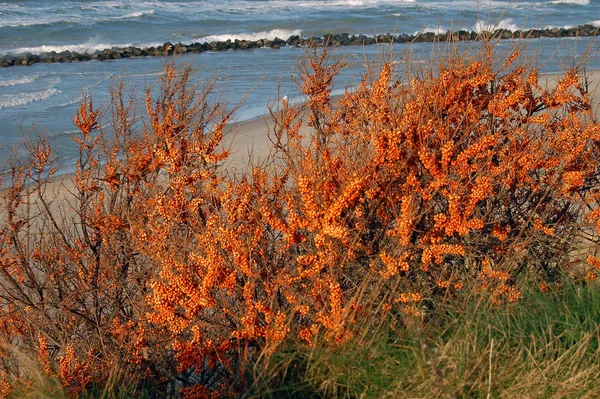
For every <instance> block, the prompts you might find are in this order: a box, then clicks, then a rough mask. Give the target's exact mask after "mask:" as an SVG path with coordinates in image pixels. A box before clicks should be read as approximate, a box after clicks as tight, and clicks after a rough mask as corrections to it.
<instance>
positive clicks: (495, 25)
mask: <svg viewBox="0 0 600 399" xmlns="http://www.w3.org/2000/svg"><path fill="white" fill-rule="evenodd" d="M496 29H506V30H509V31H511V32H515V31H518V30H523V29H527V28H526V27H524V26H522V25H518V24H516V23H514V21H513V20H512V19H511V18H507V19H503V20H501V21H479V22H477V23H476V24H475V26H474V27H473V28H472V29H471V30H472V31H475V32H482V31H487V32H493V31H495V30H496Z"/></svg>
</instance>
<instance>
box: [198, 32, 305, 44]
mask: <svg viewBox="0 0 600 399" xmlns="http://www.w3.org/2000/svg"><path fill="white" fill-rule="evenodd" d="M295 35H297V36H302V31H301V30H300V29H294V30H288V29H273V30H270V31H263V32H254V33H236V34H234V33H231V34H230V33H227V34H223V35H211V36H204V37H201V38H200V39H198V41H200V42H207V43H210V42H225V41H227V40H231V41H234V40H236V39H238V40H251V41H256V40H260V39H267V40H273V39H275V38H276V37H278V38H279V39H283V40H286V39H287V38H288V37H290V36H295Z"/></svg>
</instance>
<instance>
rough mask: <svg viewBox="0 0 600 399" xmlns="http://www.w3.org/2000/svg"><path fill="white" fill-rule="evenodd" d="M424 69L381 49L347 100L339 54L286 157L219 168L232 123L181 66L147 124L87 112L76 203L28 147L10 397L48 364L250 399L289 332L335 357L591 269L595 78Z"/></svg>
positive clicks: (4, 273) (69, 383)
mask: <svg viewBox="0 0 600 399" xmlns="http://www.w3.org/2000/svg"><path fill="white" fill-rule="evenodd" d="M406 65H407V67H406V68H405V69H404V70H402V71H398V70H397V67H398V63H396V62H394V60H393V59H392V58H390V57H387V58H386V57H383V60H382V61H381V62H380V63H379V64H378V65H376V68H373V69H372V72H371V73H368V74H366V75H365V77H364V78H363V80H362V82H361V84H360V85H359V86H358V87H357V88H355V89H353V90H348V91H347V92H346V93H345V95H344V96H343V97H342V98H340V99H334V98H332V96H331V93H332V89H333V82H334V78H335V76H336V75H337V74H338V73H339V71H340V70H341V69H342V68H343V66H344V64H343V61H342V60H339V59H336V58H333V57H330V56H328V55H327V54H326V53H324V52H318V51H315V52H314V54H312V56H310V57H307V58H306V59H305V60H304V61H302V62H301V63H300V64H299V65H298V77H297V82H298V84H299V87H300V90H301V91H302V93H303V94H305V95H306V97H307V101H306V103H305V104H302V105H290V104H288V103H287V102H282V103H278V104H280V105H276V106H274V107H273V108H272V110H271V115H272V117H273V119H274V125H273V128H272V129H271V130H270V131H269V132H268V134H269V137H270V139H271V141H272V143H273V146H272V152H271V154H270V156H269V157H270V162H266V163H264V164H263V165H268V166H252V167H248V168H247V169H246V170H245V171H244V172H243V173H242V174H241V175H239V174H238V175H235V176H234V175H230V174H229V175H228V174H227V173H226V171H224V170H223V168H222V167H221V165H222V164H223V162H224V161H225V160H226V158H227V157H228V156H229V152H228V150H227V149H225V148H224V147H223V145H222V139H223V134H224V132H225V131H226V129H227V127H226V126H227V123H228V122H229V121H230V118H231V111H227V110H226V108H225V106H224V105H223V104H221V103H218V102H211V101H210V100H209V96H210V93H211V91H212V89H213V88H212V86H211V85H210V84H204V85H202V86H199V87H197V86H194V85H193V82H192V77H193V73H192V71H191V70H190V69H189V68H185V69H183V70H181V71H176V70H175V69H174V67H173V65H171V64H167V65H166V66H165V71H164V74H163V77H162V80H161V83H160V90H159V93H158V94H153V92H151V91H150V90H148V91H147V92H146V94H145V112H143V113H142V112H138V111H137V109H136V103H135V101H134V99H135V96H132V95H128V94H127V93H126V92H125V89H124V88H123V87H122V86H121V87H119V88H117V89H115V90H114V91H113V101H112V103H111V105H110V107H109V108H108V110H107V111H105V112H101V111H100V109H98V108H96V107H95V106H94V104H93V103H92V100H91V99H89V98H85V99H84V100H83V102H82V103H81V106H80V109H79V111H78V113H77V115H76V116H75V119H74V123H75V125H76V126H77V127H78V129H79V134H77V135H76V137H74V140H75V141H76V142H77V143H78V144H79V149H80V152H79V159H78V161H77V165H76V167H77V170H76V172H75V174H74V176H73V179H72V180H73V181H72V184H67V183H65V184H64V187H62V188H61V189H60V193H58V194H57V193H56V192H53V191H52V190H53V188H55V187H56V185H57V183H56V182H54V183H49V181H51V180H52V179H54V180H59V178H54V177H53V175H54V173H55V172H56V170H55V162H54V159H55V152H54V150H53V149H52V148H50V145H49V143H48V142H47V141H46V140H45V139H44V138H43V137H38V138H37V139H35V140H32V141H31V142H30V143H29V144H28V149H29V152H30V156H29V157H28V158H26V159H15V160H13V161H12V163H11V165H10V166H9V167H8V168H7V169H6V171H5V173H4V179H5V180H4V186H5V188H4V191H3V193H2V217H3V221H2V225H1V230H0V274H1V276H0V351H2V355H3V356H2V357H1V359H2V360H0V362H1V364H0V368H1V369H2V370H3V371H2V385H0V388H1V390H0V392H2V393H4V394H6V395H8V394H9V393H10V390H11V386H15V384H17V383H18V382H19V381H21V383H22V382H23V381H26V380H27V379H28V378H31V377H30V376H28V374H27V372H26V370H27V369H28V367H30V366H31V364H37V367H39V369H40V370H41V372H43V373H45V374H47V375H49V376H53V377H57V378H58V379H59V380H60V381H61V383H62V385H63V386H64V387H65V389H67V390H68V392H69V393H70V394H72V395H76V394H79V393H83V392H86V391H89V390H91V389H94V387H98V386H102V385H103V384H104V383H105V381H106V380H107V379H108V378H109V376H114V375H115V373H117V375H118V378H122V379H123V380H127V381H134V382H135V383H136V384H137V385H138V386H139V387H140V388H143V387H144V386H150V387H152V389H154V390H157V391H161V392H162V394H164V395H167V394H176V393H177V392H179V391H180V392H181V393H182V394H183V395H184V396H186V397H204V396H210V395H213V396H216V395H223V394H232V395H233V394H235V393H236V392H238V393H239V392H243V391H244V389H245V387H247V386H248V384H249V383H250V382H249V381H248V376H249V373H248V372H247V371H248V370H249V369H251V368H252V367H259V366H260V365H261V364H265V363H266V362H267V361H268V359H269V356H270V355H271V354H273V353H274V352H276V351H277V348H278V346H279V345H280V344H281V343H282V342H284V341H286V340H288V341H289V340H291V341H293V342H296V343H297V344H298V345H311V344H312V343H314V342H316V340H319V342H327V343H328V344H329V345H334V346H335V345H338V344H340V343H341V342H344V341H346V340H348V339H349V338H351V337H352V336H353V335H354V334H357V333H360V331H361V328H364V323H365V320H366V321H368V322H369V323H370V322H377V321H378V320H384V319H385V316H386V314H389V313H390V312H391V314H399V313H398V312H400V314H405V315H412V316H416V317H417V318H418V319H421V320H426V319H427V317H428V311H429V310H431V309H435V308H437V307H439V306H440V304H441V303H443V301H444V300H445V299H446V298H448V297H452V296H453V295H455V293H456V292H457V291H460V290H466V289H475V290H479V291H484V292H486V293H488V294H489V298H490V300H491V301H492V302H493V303H494V304H503V303H507V302H515V301H517V300H518V299H519V296H520V294H521V293H520V290H519V284H518V283H519V278H520V277H521V276H524V275H527V276H529V277H533V278H535V279H538V280H539V281H540V282H541V283H542V284H543V285H544V286H546V287H547V286H548V285H547V284H548V283H551V282H552V281H553V280H554V279H555V277H556V275H557V273H558V272H559V271H560V270H558V266H559V265H560V264H563V263H566V264H570V265H572V267H573V270H577V271H579V272H580V271H584V272H586V273H588V275H587V278H592V279H593V278H594V276H595V273H596V271H597V268H598V267H599V266H600V260H598V259H596V258H595V257H594V252H593V250H594V245H588V242H589V243H591V244H595V241H593V237H595V231H594V228H595V227H599V226H600V223H599V222H598V221H599V220H600V210H599V209H600V208H598V207H597V201H598V198H599V197H598V195H599V194H598V187H599V181H598V172H599V163H598V154H600V148H598V144H599V139H600V126H599V125H598V124H597V123H596V120H595V117H594V112H593V109H592V108H593V107H592V103H591V97H590V93H589V92H588V90H587V87H586V86H585V85H584V82H585V81H584V80H583V76H582V75H581V73H580V72H581V71H580V70H579V69H578V68H576V67H574V68H572V69H569V70H567V71H566V72H565V73H564V75H563V76H562V77H561V78H560V80H559V81H558V82H557V84H556V86H555V87H553V88H550V89H549V88H546V87H545V86H543V85H541V84H540V83H539V80H540V77H539V74H538V71H537V69H535V68H528V67H526V64H524V63H523V61H522V58H521V57H520V54H519V50H518V49H517V50H514V51H513V52H512V53H510V54H509V55H507V56H499V55H497V54H494V48H493V46H492V45H489V44H485V43H484V44H483V45H482V46H481V50H478V51H476V52H474V53H472V54H464V53H461V54H458V53H457V52H453V51H449V52H448V53H445V54H443V55H440V56H439V58H438V59H437V60H436V61H435V62H432V64H431V65H430V66H427V67H424V66H422V65H420V64H414V63H410V62H407V63H406ZM374 71H376V72H374ZM105 120H108V122H109V123H108V124H109V125H110V126H111V128H112V130H113V132H112V133H111V135H108V134H107V133H106V132H105V131H104V130H103V128H101V125H103V124H104V121H105ZM239 134H240V135H243V134H244V132H243V131H240V132H239ZM59 181H60V180H59ZM586 240H587V241H586ZM589 248H591V251H592V252H589V255H590V256H589V257H587V259H584V261H581V258H582V256H583V258H585V257H586V256H587V252H586V255H582V254H583V253H584V252H583V250H587V249H589ZM562 261H565V262H562Z"/></svg>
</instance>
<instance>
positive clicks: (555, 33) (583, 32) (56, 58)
mask: <svg viewBox="0 0 600 399" xmlns="http://www.w3.org/2000/svg"><path fill="white" fill-rule="evenodd" d="M597 35H600V31H599V28H597V27H595V26H593V25H580V26H578V27H576V28H552V29H550V28H547V29H529V30H524V31H510V30H506V29H498V30H496V31H494V32H479V33H478V32H473V31H465V30H461V31H457V32H446V33H441V34H437V33H433V32H426V33H420V34H416V35H407V34H404V33H403V34H398V35H392V34H384V35H375V36H365V35H349V34H347V33H341V34H326V35H325V36H323V37H311V38H302V37H300V36H290V37H289V38H288V39H287V40H284V39H279V38H275V39H274V40H267V39H261V40H255V41H251V40H237V39H236V40H233V41H232V40H227V41H223V42H212V43H192V44H182V43H176V44H173V43H170V42H167V43H165V44H163V45H161V46H156V47H145V48H139V47H123V48H121V47H113V48H110V49H104V50H97V51H94V52H91V53H87V52H86V53H78V52H75V51H63V52H59V53H57V52H55V51H52V52H46V53H40V54H32V53H21V54H12V53H9V54H6V55H4V56H2V57H1V58H0V67H10V66H15V65H32V64H37V63H54V62H59V63H64V62H78V61H91V60H97V61H108V60H119V59H123V58H132V57H160V56H169V55H175V54H186V53H202V52H205V51H228V50H249V49H256V48H271V49H279V48H281V47H284V46H294V47H304V46H309V45H323V44H326V45H328V46H363V45H370V44H376V43H392V42H393V43H411V42H415V43H425V42H435V41H442V42H443V41H447V40H454V41H471V40H477V39H478V38H480V37H495V38H498V39H515V38H522V39H537V38H540V37H546V38H565V37H589V36H597Z"/></svg>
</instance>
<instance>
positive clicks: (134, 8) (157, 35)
mask: <svg viewBox="0 0 600 399" xmlns="http://www.w3.org/2000/svg"><path fill="white" fill-rule="evenodd" d="M583 24H593V25H596V26H599V25H600V0H551V1H540V0H514V1H504V0H480V1H476V0H453V1H439V0H223V1H220V2H215V1H214V0H200V1H192V0H177V1H175V0H169V1H157V0H150V1H140V0H127V1H115V0H112V1H97V0H79V1H71V0H40V1H27V0H26V1H14V0H9V1H6V0H5V1H3V2H2V1H0V55H2V54H8V53H20V52H31V53H41V52H44V51H53V50H54V51H57V52H58V51H63V50H70V51H78V52H84V51H94V50H96V49H104V48H111V47H124V46H127V45H133V46H138V47H145V46H150V45H154V46H155V45H159V44H162V43H164V42H166V41H170V42H173V43H176V42H183V43H191V42H210V41H213V40H227V39H232V40H233V39H236V38H239V39H253V40H256V39H261V38H268V39H273V38H275V37H279V38H282V39H287V37H289V36H291V35H295V34H298V35H302V36H305V37H308V36H322V35H323V34H325V33H329V32H332V33H343V32H345V33H349V34H367V35H373V34H376V33H377V34H379V33H394V32H396V33H407V34H414V33H416V32H423V31H425V32H427V31H437V30H441V31H446V30H448V29H450V28H452V29H454V30H458V29H467V30H481V29H490V28H491V27H499V28H507V29H511V30H517V29H524V28H545V27H560V28H562V27H573V26H578V25H583ZM529 42H530V43H529V46H530V49H531V51H532V52H539V54H540V60H542V61H543V64H542V65H541V66H542V69H543V70H544V71H546V72H558V71H560V70H561V65H560V63H561V57H567V56H569V55H574V56H577V55H578V54H580V53H582V52H583V51H585V49H586V48H587V46H588V45H589V44H590V43H591V45H592V49H593V51H597V48H598V45H597V44H596V43H595V42H593V41H592V40H591V39H578V40H572V39H571V40H567V41H562V40H559V39H537V40H531V41H529ZM502 46H509V43H508V42H506V43H504V42H503V44H502ZM404 48H405V47H404V46H403V45H396V46H395V50H396V51H398V52H401V51H402V50H403V49H404ZM414 50H415V52H416V54H417V57H421V58H426V57H427V56H428V54H429V52H430V50H431V44H418V45H416V46H415V48H414ZM336 51H337V52H338V53H340V54H344V55H346V56H347V57H348V60H349V61H350V68H349V69H348V70H347V71H345V72H344V74H343V76H342V77H341V78H340V79H339V80H338V86H337V87H338V90H339V91H340V92H341V91H342V90H343V89H344V87H348V86H352V85H353V84H354V83H355V82H356V81H357V80H358V79H359V75H360V73H361V72H362V70H363V64H364V56H365V55H367V56H369V55H374V54H376V53H377V51H378V49H377V47H376V46H368V47H365V48H362V47H346V48H340V49H337V50H336ZM303 55H304V50H302V49H296V48H282V49H280V50H271V49H256V50H250V51H229V52H224V53H202V54H192V55H186V56H181V57H179V59H178V62H180V63H187V62H189V63H192V64H193V65H196V66H202V68H201V69H200V72H199V73H198V74H197V79H199V80H200V79H209V78H216V79H217V87H218V89H219V91H220V92H221V93H224V94H225V95H226V96H227V98H228V99H229V100H230V102H231V103H236V102H237V101H239V100H240V99H241V98H242V96H243V95H244V94H245V93H247V92H248V91H249V90H250V89H252V88H253V87H254V86H255V85H256V84H257V82H259V83H258V85H257V86H256V87H254V89H253V90H252V92H251V94H250V96H249V97H248V100H247V101H246V102H245V104H244V106H243V107H242V108H241V109H240V110H239V111H238V112H237V113H236V118H237V119H238V120H245V119H251V118H254V117H257V116H259V115H261V114H264V113H265V112H266V104H267V102H268V101H269V100H273V99H274V98H275V97H276V95H277V84H278V82H279V83H280V85H281V88H282V91H283V94H286V95H288V97H290V98H292V99H294V98H296V99H298V98H299V96H298V94H297V91H296V90H295V87H294V84H293V82H292V80H291V79H290V72H291V70H292V69H293V66H294V64H295V63H296V62H297V61H298V60H299V59H301V58H302V56H303ZM546 60H548V61H547V62H546ZM563 61H564V59H563ZM164 62H165V59H161V58H138V59H127V60H121V61H110V62H82V63H72V64H36V65H33V66H30V67H11V68H2V69H0V163H3V161H5V160H6V159H7V157H8V154H9V152H10V151H11V149H12V148H13V147H14V146H17V147H18V145H19V143H21V142H22V140H23V132H25V134H26V133H27V132H29V131H30V130H31V128H32V124H35V126H36V128H37V129H38V130H44V131H45V132H46V134H47V136H48V137H49V138H50V141H51V143H52V144H53V145H54V146H56V147H59V148H60V151H61V156H62V157H63V158H62V162H63V165H65V168H68V167H69V164H70V163H72V161H71V160H72V158H73V156H74V150H75V146H74V143H73V142H72V140H71V138H70V136H71V134H72V133H73V131H74V126H73V124H72V122H71V121H72V118H73V115H74V114H75V110H76V108H77V105H78V102H79V101H80V100H81V98H82V96H83V94H84V93H89V94H91V95H92V96H93V98H94V99H95V102H96V104H101V103H106V102H107V101H108V98H109V97H108V87H109V86H110V85H114V84H117V83H119V82H121V81H124V82H127V83H128V84H129V85H132V86H135V87H137V89H138V92H139V93H142V92H143V88H144V87H145V86H147V85H152V84H153V83H156V81H157V79H158V77H159V75H160V71H161V70H162V67H163V63H164ZM589 67H590V68H600V61H595V62H592V63H591V65H590V66H589Z"/></svg>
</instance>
